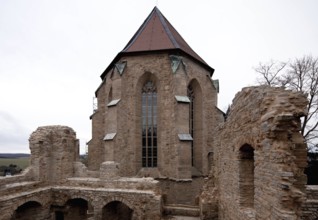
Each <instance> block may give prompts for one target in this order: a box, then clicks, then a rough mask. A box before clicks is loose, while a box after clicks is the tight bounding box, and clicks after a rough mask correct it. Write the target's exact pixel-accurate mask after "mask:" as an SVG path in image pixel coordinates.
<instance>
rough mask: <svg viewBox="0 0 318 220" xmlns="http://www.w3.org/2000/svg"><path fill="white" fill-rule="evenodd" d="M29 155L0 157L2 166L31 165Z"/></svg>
mask: <svg viewBox="0 0 318 220" xmlns="http://www.w3.org/2000/svg"><path fill="white" fill-rule="evenodd" d="M29 163H30V162H29V157H20V158H0V166H9V165H10V164H15V165H17V166H18V167H20V168H21V169H25V168H26V167H27V166H29Z"/></svg>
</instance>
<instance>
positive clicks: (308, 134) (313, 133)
mask: <svg viewBox="0 0 318 220" xmlns="http://www.w3.org/2000/svg"><path fill="white" fill-rule="evenodd" d="M254 70H255V71H256V72H257V73H259V74H260V78H258V80H257V81H258V83H259V84H261V85H269V86H276V87H280V86H283V87H286V88H288V89H291V90H294V91H300V92H303V93H304V94H306V95H307V97H308V106H307V110H308V115H306V116H305V117H304V118H303V121H302V127H301V134H302V135H303V136H304V138H305V139H306V141H307V143H308V144H309V145H310V146H311V147H312V146H316V147H318V58H314V57H312V56H304V57H302V58H296V59H294V60H293V61H290V62H277V61H276V62H274V61H270V62H268V63H265V64H262V63H260V64H259V66H257V67H255V68H254Z"/></svg>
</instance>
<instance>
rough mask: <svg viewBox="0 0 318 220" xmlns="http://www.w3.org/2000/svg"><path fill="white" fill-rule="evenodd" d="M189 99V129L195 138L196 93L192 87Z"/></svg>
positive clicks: (189, 91)
mask: <svg viewBox="0 0 318 220" xmlns="http://www.w3.org/2000/svg"><path fill="white" fill-rule="evenodd" d="M188 97H189V99H190V105H189V108H190V109H189V129H190V134H191V137H192V138H194V91H193V88H192V86H191V85H189V86H188ZM193 148H194V147H193V141H191V163H192V166H194V149H193Z"/></svg>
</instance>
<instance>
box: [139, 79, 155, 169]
mask: <svg viewBox="0 0 318 220" xmlns="http://www.w3.org/2000/svg"><path fill="white" fill-rule="evenodd" d="M141 97H142V100H141V103H142V166H143V167H157V161H158V157H157V90H156V87H155V86H154V84H153V82H152V81H147V82H146V83H145V84H144V86H143V88H142V96H141Z"/></svg>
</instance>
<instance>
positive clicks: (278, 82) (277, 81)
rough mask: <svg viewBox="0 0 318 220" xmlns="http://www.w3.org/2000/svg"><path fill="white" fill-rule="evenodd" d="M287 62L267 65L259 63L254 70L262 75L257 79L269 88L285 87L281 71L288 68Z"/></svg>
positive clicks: (274, 62)
mask: <svg viewBox="0 0 318 220" xmlns="http://www.w3.org/2000/svg"><path fill="white" fill-rule="evenodd" d="M286 65H287V62H278V61H273V60H271V61H269V62H267V63H259V65H258V67H255V68H254V70H255V71H256V72H257V73H260V74H261V77H260V78H258V79H257V81H258V83H259V84H261V85H269V86H285V85H284V83H285V81H284V80H283V79H282V76H281V71H282V70H283V69H284V68H285V67H286Z"/></svg>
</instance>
